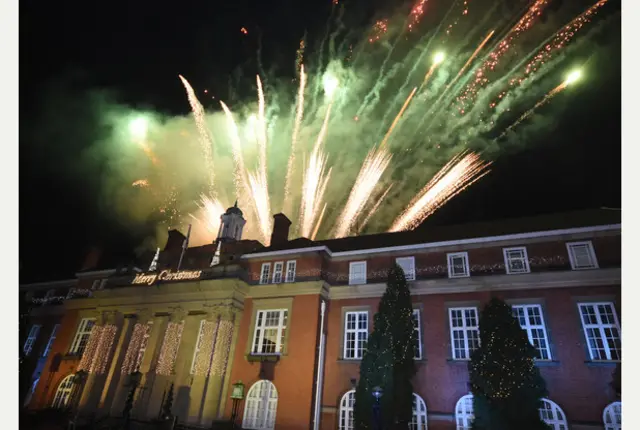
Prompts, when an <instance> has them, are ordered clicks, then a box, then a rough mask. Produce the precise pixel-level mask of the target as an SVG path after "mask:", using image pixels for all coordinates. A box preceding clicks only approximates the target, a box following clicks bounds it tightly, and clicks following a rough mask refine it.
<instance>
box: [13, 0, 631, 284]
mask: <svg viewBox="0 0 640 430" xmlns="http://www.w3.org/2000/svg"><path fill="white" fill-rule="evenodd" d="M360 3H364V4H366V7H367V8H369V9H370V10H371V11H373V10H375V9H376V7H378V6H379V5H382V6H380V7H384V4H385V2H382V1H375V2H360ZM329 10H330V1H328V0H322V1H320V0H309V1H297V2H294V1H291V0H285V1H274V0H262V1H258V0H236V1H231V2H215V1H208V2H205V1H189V0H187V1H183V2H166V1H162V0H161V1H149V0H139V1H135V2H131V1H121V0H117V1H111V2H106V3H100V2H98V3H94V2H86V1H80V0H67V1H65V2H41V1H36V0H23V1H21V2H20V27H19V28H20V108H19V109H20V110H19V113H20V147H19V148H20V165H19V169H20V206H19V207H20V215H19V216H20V250H19V253H20V261H21V272H20V278H21V281H23V282H24V281H31V280H47V279H56V278H60V277H64V276H69V275H71V274H73V273H74V271H75V270H77V269H79V266H80V263H81V261H82V258H83V256H84V255H85V253H86V252H87V250H88V249H89V248H90V247H91V246H94V245H96V246H101V247H103V248H104V249H105V250H106V252H107V253H108V254H112V255H114V258H115V259H120V260H123V259H127V258H128V257H129V256H130V254H131V252H132V251H133V249H134V248H135V247H136V245H138V244H139V241H140V238H141V237H143V236H145V235H146V234H148V232H145V231H139V232H138V231H131V229H130V228H127V226H125V225H123V224H122V223H120V222H119V220H117V219H113V218H112V217H110V216H108V215H107V214H106V213H105V212H104V211H102V210H101V209H100V205H99V204H97V200H98V197H97V196H98V195H99V193H100V188H99V187H100V182H99V180H98V178H99V176H100V173H101V169H104V168H106V167H105V166H101V165H100V163H99V162H86V161H87V160H90V159H91V157H92V154H91V153H90V152H87V151H86V149H87V148H88V146H89V144H90V143H91V141H92V139H93V136H94V134H93V133H94V131H92V130H87V128H86V127H84V128H83V127H82V123H83V121H85V120H90V119H91V115H93V114H94V113H93V112H90V111H88V110H87V109H86V103H85V101H86V99H87V97H89V96H88V95H87V94H88V91H90V90H96V89H100V90H103V91H108V92H109V94H110V95H112V96H113V97H115V98H116V99H117V100H118V101H119V102H120V103H123V104H127V105H130V106H134V107H138V108H151V109H154V110H156V111H160V112H163V113H167V114H185V113H186V112H187V109H188V105H187V103H186V98H185V95H184V91H183V88H181V86H180V85H178V84H176V82H177V80H176V75H177V74H179V73H180V74H183V75H185V76H189V80H190V82H191V83H192V84H193V86H194V87H197V88H211V89H212V91H222V89H223V87H226V85H227V80H226V79H225V77H226V76H228V74H229V73H230V71H231V70H233V69H234V68H236V67H238V66H243V65H245V64H246V65H247V67H248V68H249V69H250V70H249V71H250V72H251V73H255V71H254V70H251V67H252V66H251V64H250V60H253V59H255V57H256V51H257V50H258V48H259V43H258V40H262V59H263V62H266V63H268V64H269V65H270V66H272V67H273V66H274V65H278V64H283V69H286V70H287V73H289V72H290V70H289V69H291V63H292V55H293V54H292V53H295V49H296V48H297V45H298V41H299V40H300V37H301V36H302V35H303V34H304V32H305V30H307V31H308V32H310V33H313V32H314V31H315V32H317V31H319V30H322V28H324V25H325V23H326V18H327V17H328V13H329ZM242 27H245V28H246V29H247V30H248V32H249V35H247V36H243V35H242V33H241V32H240V28H242ZM258 35H260V36H261V37H258ZM596 42H597V43H600V44H602V45H604V46H607V47H608V49H609V52H610V56H608V57H607V58H603V57H602V56H600V57H598V58H595V59H593V63H592V64H590V66H589V68H590V70H597V71H598V73H597V77H593V78H592V79H589V81H588V89H587V88H584V89H582V90H580V91H573V92H572V94H570V95H569V96H568V97H565V98H564V99H563V100H557V101H555V100H554V102H553V103H557V104H558V105H562V104H566V106H565V108H564V110H563V111H562V112H563V113H562V117H561V118H558V120H557V124H556V125H555V127H553V128H552V129H551V130H550V132H549V133H547V134H543V135H541V136H540V141H539V142H537V143H536V144H535V145H529V146H528V147H527V148H526V149H523V148H520V147H517V148H513V149H507V150H506V151H505V152H504V153H503V154H502V155H501V157H499V158H498V160H497V161H496V162H495V163H494V165H493V167H492V173H491V174H490V175H489V176H487V177H486V178H484V179H482V180H481V181H480V182H479V183H478V184H476V185H474V186H473V187H472V188H470V189H469V190H467V191H465V192H464V193H463V194H462V195H460V196H458V197H456V198H455V199H454V200H452V201H451V202H449V203H448V204H447V205H446V206H445V207H444V208H442V209H441V210H440V211H438V212H437V213H436V214H435V215H434V216H432V217H431V218H430V219H429V220H428V221H427V223H425V224H426V225H425V226H423V227H424V228H429V227H435V226H437V225H442V224H450V223H459V222H471V221H478V220H488V219H495V218H504V217H516V216H528V215H534V214H542V213H550V212H560V211H567V210H574V209H582V208H599V207H603V206H606V207H611V208H619V207H620V204H621V203H620V202H621V195H620V194H621V192H620V190H621V186H620V183H621V180H620V173H621V169H620V157H621V142H620V141H621V133H620V122H621V121H620V111H621V109H620V101H621V97H620V73H621V68H620V34H619V27H618V28H617V29H614V31H613V32H609V33H606V34H602V35H600V36H599V38H598V40H597V41H596ZM285 66H286V67H285ZM277 72H278V71H277V70H276V73H277ZM283 73H284V72H283ZM220 76H222V77H223V78H222V79H220ZM45 107H48V109H45ZM51 107H54V109H51ZM52 110H53V111H54V112H56V113H57V115H54V116H51V114H50V113H47V114H43V112H51V111H52ZM41 130H46V131H47V136H48V137H47V139H46V142H43V139H38V138H34V136H37V134H38V133H39V132H40V131H41ZM94 161H95V160H94Z"/></svg>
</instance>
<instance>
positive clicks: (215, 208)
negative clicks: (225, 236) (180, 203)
mask: <svg viewBox="0 0 640 430" xmlns="http://www.w3.org/2000/svg"><path fill="white" fill-rule="evenodd" d="M198 208H199V209H200V211H201V215H200V216H194V215H191V218H193V219H194V220H196V221H198V222H200V223H202V224H204V227H205V228H206V229H207V230H208V231H209V232H210V233H212V234H218V231H219V230H220V217H221V216H222V215H223V214H224V213H225V211H226V209H225V206H224V205H223V204H222V203H221V202H220V200H218V199H216V198H213V197H209V196H206V195H204V194H202V195H200V202H199V203H198Z"/></svg>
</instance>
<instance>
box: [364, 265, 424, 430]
mask: <svg viewBox="0 0 640 430" xmlns="http://www.w3.org/2000/svg"><path fill="white" fill-rule="evenodd" d="M414 357H415V331H414V326H413V308H412V306H411V295H410V293H409V285H408V284H407V281H406V279H405V275H404V272H403V271H402V269H401V268H400V266H398V265H397V264H396V265H394V266H393V267H392V268H391V270H389V275H388V279H387V289H386V291H385V292H384V294H383V296H382V299H381V300H380V303H379V305H378V312H377V313H376V315H375V316H374V318H373V332H372V333H371V335H370V336H369V340H368V342H367V350H366V351H365V353H364V356H363V357H362V363H361V364H360V379H359V381H358V385H357V387H356V398H355V407H354V422H355V427H356V429H358V430H364V429H375V428H376V427H375V425H376V424H375V423H374V416H373V407H374V402H375V399H374V397H373V388H374V387H376V386H379V387H380V388H382V390H383V395H382V398H381V399H380V423H381V429H385V430H393V429H402V430H406V429H407V428H408V426H409V423H410V422H411V417H412V414H413V412H412V410H413V409H412V406H413V388H412V385H411V379H412V378H413V376H414V375H415V373H416V370H415V363H414V361H413V360H414Z"/></svg>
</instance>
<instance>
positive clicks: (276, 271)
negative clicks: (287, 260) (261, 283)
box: [271, 261, 284, 284]
mask: <svg viewBox="0 0 640 430" xmlns="http://www.w3.org/2000/svg"><path fill="white" fill-rule="evenodd" d="M283 270H284V261H276V262H275V263H273V276H272V280H271V282H273V283H274V284H281V283H282V272H283ZM276 277H277V278H276Z"/></svg>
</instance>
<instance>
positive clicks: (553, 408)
mask: <svg viewBox="0 0 640 430" xmlns="http://www.w3.org/2000/svg"><path fill="white" fill-rule="evenodd" d="M540 418H541V419H542V421H544V422H545V423H547V425H549V426H551V428H552V429H553V430H568V429H569V425H568V424H567V418H566V417H565V416H564V412H563V411H562V409H560V406H558V405H557V404H555V403H554V402H552V401H551V400H549V399H542V406H541V407H540Z"/></svg>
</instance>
